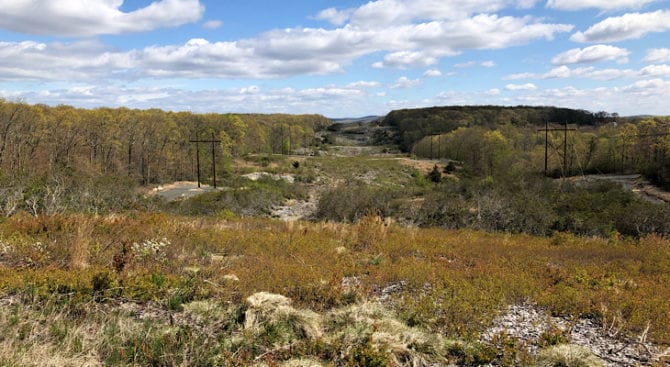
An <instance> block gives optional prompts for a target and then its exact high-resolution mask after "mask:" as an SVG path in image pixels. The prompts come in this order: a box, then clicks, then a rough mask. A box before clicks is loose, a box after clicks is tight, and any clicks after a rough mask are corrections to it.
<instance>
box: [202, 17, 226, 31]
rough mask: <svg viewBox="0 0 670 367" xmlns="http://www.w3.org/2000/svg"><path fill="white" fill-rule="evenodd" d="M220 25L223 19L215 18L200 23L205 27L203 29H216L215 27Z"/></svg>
mask: <svg viewBox="0 0 670 367" xmlns="http://www.w3.org/2000/svg"><path fill="white" fill-rule="evenodd" d="M221 26H223V21H220V20H216V19H215V20H208V21H206V22H205V23H204V24H203V25H202V27H203V28H205V29H217V28H221Z"/></svg>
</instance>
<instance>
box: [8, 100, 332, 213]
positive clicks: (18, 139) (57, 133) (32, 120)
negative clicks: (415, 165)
mask: <svg viewBox="0 0 670 367" xmlns="http://www.w3.org/2000/svg"><path fill="white" fill-rule="evenodd" d="M328 124H330V120H328V119H326V118H325V117H323V116H319V115H281V114H277V115H255V114H243V115H238V114H194V113H189V112H165V111H162V110H158V109H152V110H130V109H126V108H118V109H110V108H99V109H94V110H87V109H78V108H74V107H70V106H56V107H49V106H45V105H29V104H27V103H23V102H11V101H4V100H0V182H2V184H1V185H0V187H1V189H0V190H2V193H3V195H2V205H1V207H2V210H3V211H4V214H5V215H11V214H13V213H14V212H15V211H16V210H18V209H23V210H28V211H30V212H32V213H33V214H38V213H41V212H46V213H55V212H60V211H63V210H64V209H65V208H62V206H63V205H64V204H62V203H59V202H62V201H63V200H60V198H62V197H63V196H65V195H66V194H67V195H70V196H71V197H72V198H71V200H70V201H71V204H72V205H70V206H73V207H75V208H79V209H81V210H84V211H87V210H88V209H87V208H91V207H93V208H94V209H93V210H97V209H95V208H98V207H107V208H110V207H113V208H117V209H122V208H125V207H126V206H127V205H128V204H129V203H130V202H131V201H132V198H131V197H129V195H130V196H132V195H133V193H132V191H129V189H133V188H135V187H137V186H138V185H142V186H146V185H152V184H158V183H164V182H171V181H181V180H195V178H196V175H197V173H196V171H195V169H196V162H195V160H196V149H198V148H199V149H200V150H201V153H202V154H201V155H200V159H201V161H202V162H201V164H202V165H203V167H209V166H210V165H211V160H212V155H211V154H205V153H206V152H209V151H211V149H212V145H211V144H205V143H202V144H200V147H197V146H196V144H195V143H192V142H191V141H193V140H218V141H220V142H219V143H217V144H215V145H214V146H213V147H214V149H215V155H216V156H218V157H219V159H221V158H223V161H222V162H223V164H220V165H219V168H218V170H219V171H220V172H219V174H220V175H225V174H226V172H227V171H230V170H231V167H230V164H231V159H233V158H234V157H239V156H241V155H247V154H258V153H263V154H273V153H277V154H282V153H283V154H288V153H290V152H302V153H304V152H305V149H307V148H308V147H310V146H313V145H314V132H315V131H318V130H320V129H322V128H324V127H325V126H327V125H328ZM207 177H209V176H207ZM205 179H211V178H205ZM63 199H64V198H63ZM115 199H118V200H115ZM95 200H98V201H100V203H98V204H99V205H98V204H96V203H90V202H89V201H95ZM115 201H116V202H115ZM89 204H90V205H89Z"/></svg>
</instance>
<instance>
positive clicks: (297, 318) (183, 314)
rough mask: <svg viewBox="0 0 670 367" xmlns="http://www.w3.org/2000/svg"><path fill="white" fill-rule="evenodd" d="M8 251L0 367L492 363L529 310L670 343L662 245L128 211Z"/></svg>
mask: <svg viewBox="0 0 670 367" xmlns="http://www.w3.org/2000/svg"><path fill="white" fill-rule="evenodd" d="M0 243H1V244H2V245H1V246H0V294H1V296H0V305H2V307H0V330H7V332H5V333H3V335H1V336H0V365H9V366H12V365H16V366H19V365H20V366H24V365H28V366H29V365H49V364H50V363H51V365H73V366H74V365H132V364H139V365H172V364H191V365H217V364H218V365H221V364H226V365H249V364H254V363H261V362H264V363H267V364H268V365H274V364H286V365H301V364H300V363H303V362H304V363H306V364H308V365H309V363H313V364H321V365H352V366H353V365H370V366H372V365H411V363H415V364H416V365H422V364H429V363H447V362H454V363H458V364H468V363H475V361H479V362H482V363H483V361H494V362H495V361H496V360H497V359H496V358H500V357H498V354H499V351H497V350H496V348H497V347H496V346H495V345H483V344H480V343H479V342H478V341H477V340H478V336H479V333H481V332H482V331H484V330H485V329H486V328H487V327H488V325H489V324H490V322H491V320H492V319H493V318H494V317H495V316H496V315H497V314H498V313H499V312H501V311H502V310H505V309H506V306H507V305H509V304H514V303H520V302H534V303H536V304H537V305H538V307H540V308H543V309H546V310H548V311H550V312H551V313H552V314H554V315H561V316H565V317H588V318H593V319H596V320H598V321H600V322H601V323H602V324H603V325H614V324H615V327H616V328H619V329H620V330H621V333H622V334H623V335H629V336H636V335H639V334H640V333H642V332H643V331H644V330H645V328H646V326H647V324H649V325H650V329H649V333H648V338H649V339H650V340H653V341H655V342H657V343H660V344H669V343H670V314H669V313H668V310H667V299H668V298H670V241H669V240H667V239H664V238H661V237H658V236H647V237H643V238H640V239H601V238H591V237H578V236H574V235H570V234H563V233H557V234H555V235H554V236H552V237H550V238H541V237H533V236H528V235H509V234H493V233H486V232H479V231H471V230H442V229H417V228H409V227H400V226H395V225H389V224H388V223H385V222H384V221H381V220H379V219H376V218H374V217H373V216H372V217H367V218H365V219H363V220H362V221H361V222H360V223H356V224H340V223H303V222H299V223H292V224H287V223H282V222H276V221H271V220H265V219H233V220H220V219H216V218H201V217H198V218H196V217H183V216H177V215H172V214H155V213H154V214H148V213H128V214H114V215H108V216H93V215H91V216H82V215H58V216H40V217H36V218H35V217H31V216H27V215H16V216H13V217H10V218H7V219H3V220H2V221H1V222H0ZM345 278H346V279H355V280H356V281H355V282H354V283H355V284H354V285H352V284H345V283H344V282H343V279H345ZM390 285H396V286H395V287H390V288H389V289H391V291H385V292H386V293H384V294H385V295H386V296H385V297H384V301H383V302H382V303H377V302H374V300H375V299H379V297H381V295H382V289H384V288H388V287H389V286H390ZM259 292H266V293H259ZM333 361H335V362H333ZM498 361H499V362H500V360H498ZM333 363H334V364H333Z"/></svg>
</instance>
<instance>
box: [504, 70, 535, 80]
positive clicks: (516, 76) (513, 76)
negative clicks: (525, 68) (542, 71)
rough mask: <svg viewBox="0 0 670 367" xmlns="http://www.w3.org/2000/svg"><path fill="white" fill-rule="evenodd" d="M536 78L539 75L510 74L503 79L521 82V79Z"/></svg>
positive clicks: (526, 73)
mask: <svg viewBox="0 0 670 367" xmlns="http://www.w3.org/2000/svg"><path fill="white" fill-rule="evenodd" d="M536 77H537V74H534V73H528V72H525V73H517V74H510V75H507V76H504V77H503V78H502V79H503V80H520V79H532V78H536Z"/></svg>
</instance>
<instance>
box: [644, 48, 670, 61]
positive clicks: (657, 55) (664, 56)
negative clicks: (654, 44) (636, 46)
mask: <svg viewBox="0 0 670 367" xmlns="http://www.w3.org/2000/svg"><path fill="white" fill-rule="evenodd" d="M644 61H646V62H653V63H658V62H670V48H652V49H649V50H647V55H646V56H645V57H644Z"/></svg>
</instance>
